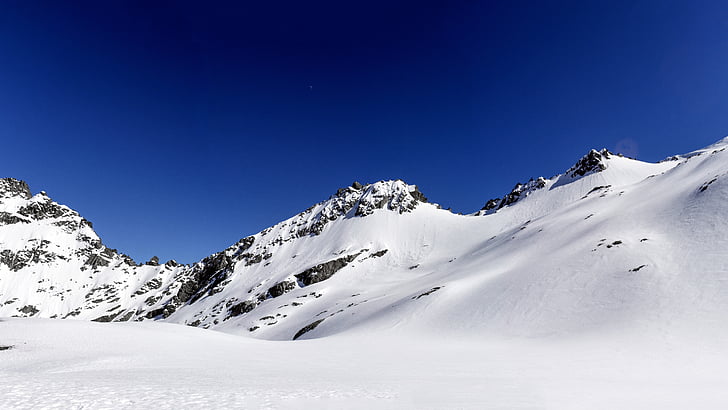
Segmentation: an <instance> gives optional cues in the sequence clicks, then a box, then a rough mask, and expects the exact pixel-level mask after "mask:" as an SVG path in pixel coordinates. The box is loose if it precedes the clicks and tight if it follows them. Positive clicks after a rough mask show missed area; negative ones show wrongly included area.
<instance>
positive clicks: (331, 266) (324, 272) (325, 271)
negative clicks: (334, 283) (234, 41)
mask: <svg viewBox="0 0 728 410" xmlns="http://www.w3.org/2000/svg"><path fill="white" fill-rule="evenodd" d="M359 254H361V252H359V253H355V254H353V255H349V256H344V257H343V258H339V259H334V260H332V261H328V262H324V263H321V264H318V265H316V266H314V267H312V268H308V269H306V270H305V271H303V272H301V273H299V274H297V275H295V276H296V279H298V280H299V281H300V282H301V283H302V284H303V285H304V286H308V285H313V284H314V283H318V282H321V281H324V280H326V279H328V278H330V277H332V276H334V274H335V273H336V272H338V271H339V270H340V269H341V268H343V267H344V266H346V265H348V264H349V262H351V261H353V260H354V259H356V257H357V256H359Z"/></svg>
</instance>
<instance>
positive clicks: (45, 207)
mask: <svg viewBox="0 0 728 410" xmlns="http://www.w3.org/2000/svg"><path fill="white" fill-rule="evenodd" d="M71 212H72V211H71V210H70V209H68V208H65V207H63V206H61V205H58V204H56V203H55V202H51V201H50V199H49V200H46V201H43V202H31V203H29V204H28V205H26V206H24V207H22V208H20V209H18V213H19V214H20V215H23V216H27V217H29V218H31V219H35V220H40V219H46V218H58V217H61V216H64V215H68V214H70V213H71Z"/></svg>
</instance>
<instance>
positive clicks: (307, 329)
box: [293, 319, 324, 340]
mask: <svg viewBox="0 0 728 410" xmlns="http://www.w3.org/2000/svg"><path fill="white" fill-rule="evenodd" d="M323 321H324V319H319V320H317V321H315V322H313V323H309V324H308V325H306V326H304V327H303V328H301V330H299V331H298V332H296V334H295V335H294V336H293V340H296V339H298V338H299V337H301V336H303V335H304V334H306V333H308V332H310V331H312V330H314V329H315V328H316V326H318V325H320V324H321V322H323Z"/></svg>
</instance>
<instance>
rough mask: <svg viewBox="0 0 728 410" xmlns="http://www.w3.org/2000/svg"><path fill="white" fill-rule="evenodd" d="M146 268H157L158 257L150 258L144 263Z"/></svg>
mask: <svg viewBox="0 0 728 410" xmlns="http://www.w3.org/2000/svg"><path fill="white" fill-rule="evenodd" d="M144 264H145V265H148V266H159V257H158V256H152V257H151V258H150V259H149V260H148V261H147V262H145V263H144Z"/></svg>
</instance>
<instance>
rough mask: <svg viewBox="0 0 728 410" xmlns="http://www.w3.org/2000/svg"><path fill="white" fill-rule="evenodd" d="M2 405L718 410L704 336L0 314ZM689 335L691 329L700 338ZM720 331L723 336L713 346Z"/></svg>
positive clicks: (713, 353)
mask: <svg viewBox="0 0 728 410" xmlns="http://www.w3.org/2000/svg"><path fill="white" fill-rule="evenodd" d="M0 335H2V336H0V343H3V344H14V345H16V348H14V349H11V350H6V351H1V352H0V357H2V360H0V377H1V378H2V380H3V383H2V384H0V400H1V402H2V403H3V405H2V407H3V408H64V409H68V408H75V409H81V408H94V409H97V408H98V409H103V408H114V409H119V408H121V409H124V408H128V409H138V408H156V409H167V408H169V409H171V408H180V407H184V408H263V409H268V408H270V409H276V408H282V409H286V408H311V407H316V408H331V409H333V408H354V409H356V408H359V409H365V408H367V409H368V408H383V409H402V408H405V409H406V408H411V409H450V408H466V409H500V408H512V409H534V408H539V409H583V408H591V409H613V408H634V409H642V408H665V409H671V408H672V409H682V408H686V407H691V408H702V409H708V408H716V409H718V408H725V405H726V404H728V394H727V393H726V390H725V380H726V378H725V377H726V375H727V374H726V373H728V370H726V369H728V366H726V364H728V363H726V356H725V355H724V354H723V353H724V348H723V347H722V346H719V345H717V344H716V345H706V343H705V341H704V340H701V339H700V338H697V337H696V338H695V339H688V340H668V339H666V338H663V337H660V336H648V335H643V336H641V337H634V335H632V337H625V336H624V335H622V336H620V335H610V334H603V335H601V336H600V337H585V338H581V339H576V340H575V339H549V338H546V339H503V338H488V337H481V338H451V337H447V336H445V335H441V336H440V337H431V338H416V337H412V336H410V337H404V336H397V337H392V336H388V335H384V334H378V335H361V334H357V335H347V336H334V337H329V338H323V339H316V340H308V341H302V342H274V341H261V340H255V339H250V338H243V337H239V336H232V335H227V334H224V333H220V332H213V331H205V330H201V329H196V328H191V327H185V326H180V325H172V324H164V323H151V322H144V323H104V324H99V323H92V322H81V321H68V320H66V321H62V320H48V319H11V320H7V321H3V322H0ZM696 336H697V335H696ZM724 341H725V339H723V342H724Z"/></svg>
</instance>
